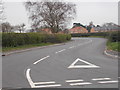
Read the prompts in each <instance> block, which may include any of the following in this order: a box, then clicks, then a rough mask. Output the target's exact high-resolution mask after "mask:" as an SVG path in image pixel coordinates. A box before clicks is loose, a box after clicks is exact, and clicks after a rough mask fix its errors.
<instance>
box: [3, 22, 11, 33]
mask: <svg viewBox="0 0 120 90" xmlns="http://www.w3.org/2000/svg"><path fill="white" fill-rule="evenodd" d="M1 26H2V32H12V29H13V27H12V26H11V25H10V23H9V22H5V23H2V24H1Z"/></svg>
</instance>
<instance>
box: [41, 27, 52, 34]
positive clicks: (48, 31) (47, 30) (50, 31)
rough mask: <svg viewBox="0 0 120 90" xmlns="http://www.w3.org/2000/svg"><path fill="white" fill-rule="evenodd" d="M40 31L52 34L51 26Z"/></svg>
mask: <svg viewBox="0 0 120 90" xmlns="http://www.w3.org/2000/svg"><path fill="white" fill-rule="evenodd" d="M40 32H43V33H47V34H52V30H51V29H50V28H44V29H41V30H40Z"/></svg>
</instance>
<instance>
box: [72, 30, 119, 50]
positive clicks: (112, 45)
mask: <svg viewBox="0 0 120 90" xmlns="http://www.w3.org/2000/svg"><path fill="white" fill-rule="evenodd" d="M71 36H72V37H96V38H106V39H108V40H107V43H106V46H107V49H108V50H113V51H117V52H120V32H119V31H114V32H97V33H77V34H71Z"/></svg>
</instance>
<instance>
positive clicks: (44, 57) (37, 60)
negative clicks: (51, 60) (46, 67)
mask: <svg viewBox="0 0 120 90" xmlns="http://www.w3.org/2000/svg"><path fill="white" fill-rule="evenodd" d="M48 57H50V56H49V55H48V56H46V57H44V58H42V59H40V60H37V61H36V62H34V63H33V64H37V63H39V62H40V61H42V60H44V59H46V58H48Z"/></svg>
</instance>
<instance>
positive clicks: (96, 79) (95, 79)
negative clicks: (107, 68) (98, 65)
mask: <svg viewBox="0 0 120 90" xmlns="http://www.w3.org/2000/svg"><path fill="white" fill-rule="evenodd" d="M110 79H111V78H94V79H92V80H93V81H100V80H110Z"/></svg>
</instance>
